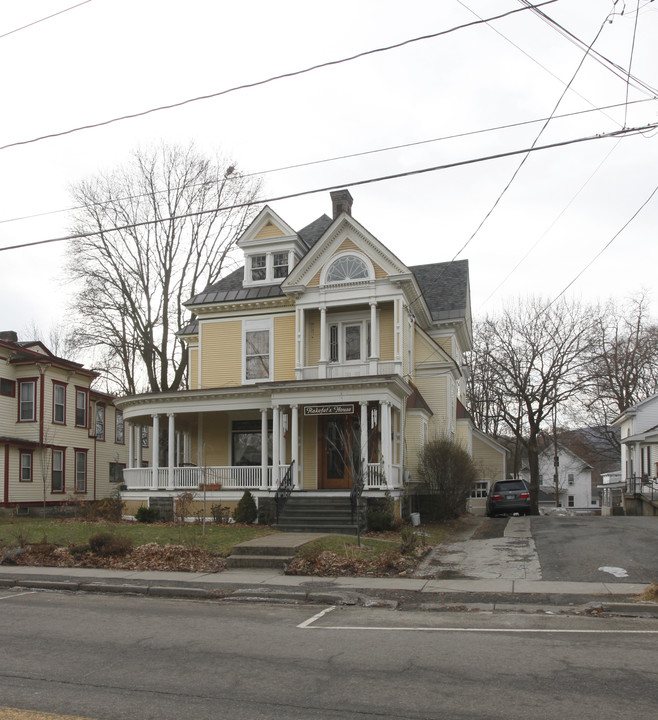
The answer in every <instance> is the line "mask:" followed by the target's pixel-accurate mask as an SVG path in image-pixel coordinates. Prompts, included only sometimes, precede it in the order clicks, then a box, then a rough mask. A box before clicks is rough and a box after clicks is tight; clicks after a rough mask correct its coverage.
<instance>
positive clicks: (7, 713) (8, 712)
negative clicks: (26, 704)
mask: <svg viewBox="0 0 658 720" xmlns="http://www.w3.org/2000/svg"><path fill="white" fill-rule="evenodd" d="M0 720H91V718H83V717H79V716H78V715H55V714H53V713H48V712H39V711H38V710H22V709H20V708H11V707H0Z"/></svg>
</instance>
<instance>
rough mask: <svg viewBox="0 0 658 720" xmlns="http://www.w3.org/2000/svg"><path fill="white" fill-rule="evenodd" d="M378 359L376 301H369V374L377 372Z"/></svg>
mask: <svg viewBox="0 0 658 720" xmlns="http://www.w3.org/2000/svg"><path fill="white" fill-rule="evenodd" d="M378 360H379V327H378V326H377V303H376V302H371V303H370V355H369V356H368V361H369V365H370V369H369V372H370V374H371V375H376V374H377V364H378V363H377V361H378Z"/></svg>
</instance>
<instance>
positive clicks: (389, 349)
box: [379, 303, 395, 360]
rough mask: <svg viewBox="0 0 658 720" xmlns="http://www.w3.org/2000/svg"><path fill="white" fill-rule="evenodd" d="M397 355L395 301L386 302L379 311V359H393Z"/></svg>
mask: <svg viewBox="0 0 658 720" xmlns="http://www.w3.org/2000/svg"><path fill="white" fill-rule="evenodd" d="M394 355H395V316H394V312H393V303H385V304H384V305H382V308H381V310H380V312H379V359H380V360H393V359H394Z"/></svg>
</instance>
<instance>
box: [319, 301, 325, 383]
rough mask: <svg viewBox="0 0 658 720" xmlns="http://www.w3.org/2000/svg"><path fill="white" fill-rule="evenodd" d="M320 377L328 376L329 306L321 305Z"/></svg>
mask: <svg viewBox="0 0 658 720" xmlns="http://www.w3.org/2000/svg"><path fill="white" fill-rule="evenodd" d="M318 377H320V378H326V377H327V306H326V305H322V306H321V307H320V360H319V362H318Z"/></svg>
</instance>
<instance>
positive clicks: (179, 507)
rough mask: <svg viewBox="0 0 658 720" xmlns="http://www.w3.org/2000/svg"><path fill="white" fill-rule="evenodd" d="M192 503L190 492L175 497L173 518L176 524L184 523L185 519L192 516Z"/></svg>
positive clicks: (192, 497)
mask: <svg viewBox="0 0 658 720" xmlns="http://www.w3.org/2000/svg"><path fill="white" fill-rule="evenodd" d="M193 502H194V493H192V492H182V493H179V494H178V495H176V504H175V505H174V507H175V510H174V516H175V518H176V521H177V522H185V518H186V517H190V516H191V515H192V503H193Z"/></svg>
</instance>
